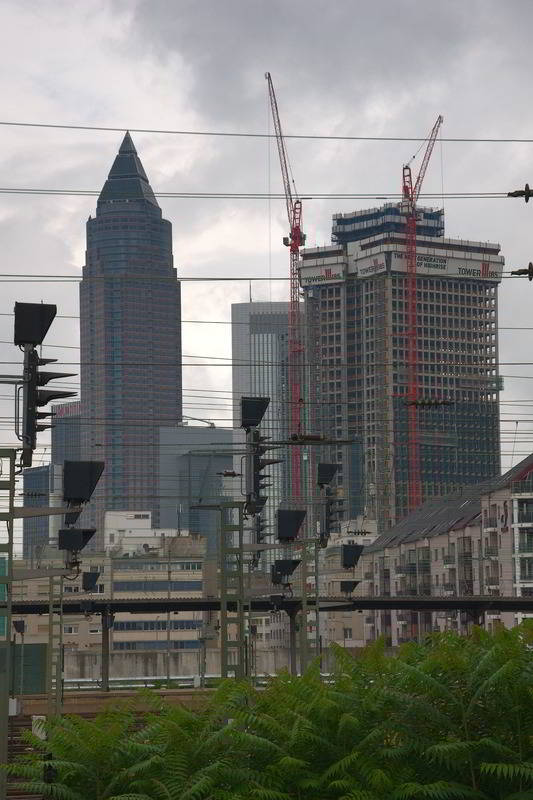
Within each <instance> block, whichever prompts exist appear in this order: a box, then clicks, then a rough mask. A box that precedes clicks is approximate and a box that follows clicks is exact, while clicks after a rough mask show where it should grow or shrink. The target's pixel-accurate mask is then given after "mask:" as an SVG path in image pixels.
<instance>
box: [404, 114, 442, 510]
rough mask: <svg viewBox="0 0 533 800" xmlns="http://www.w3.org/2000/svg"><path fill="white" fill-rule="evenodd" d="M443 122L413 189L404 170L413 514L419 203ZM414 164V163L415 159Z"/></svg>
mask: <svg viewBox="0 0 533 800" xmlns="http://www.w3.org/2000/svg"><path fill="white" fill-rule="evenodd" d="M442 122H443V118H442V117H441V116H440V115H439V116H438V117H437V121H436V122H435V124H434V126H433V128H432V129H431V133H430V134H429V136H428V138H427V146H426V152H425V153H424V158H423V159H422V164H421V166H420V171H419V173H418V177H417V179H416V182H415V184H414V186H413V177H412V174H411V167H410V165H409V164H406V165H405V166H404V167H403V188H402V194H403V201H402V211H403V212H404V213H405V214H406V223H405V257H406V261H407V414H408V439H407V441H408V465H409V466H408V505H409V511H413V509H415V508H416V507H417V506H419V505H420V504H421V503H422V480H421V475H420V436H419V427H418V400H419V397H418V337H417V313H416V203H417V200H418V197H419V195H420V190H421V188H422V183H423V181H424V176H425V174H426V170H427V167H428V164H429V159H430V158H431V154H432V152H433V148H434V146H435V141H436V139H437V135H438V132H439V129H440V126H441V125H442ZM411 160H412V159H411Z"/></svg>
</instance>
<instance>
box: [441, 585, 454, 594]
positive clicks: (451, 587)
mask: <svg viewBox="0 0 533 800" xmlns="http://www.w3.org/2000/svg"><path fill="white" fill-rule="evenodd" d="M442 588H443V589H444V591H445V592H455V590H456V588H457V585H456V584H455V583H443V584H442Z"/></svg>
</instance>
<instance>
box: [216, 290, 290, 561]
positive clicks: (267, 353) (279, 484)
mask: <svg viewBox="0 0 533 800" xmlns="http://www.w3.org/2000/svg"><path fill="white" fill-rule="evenodd" d="M288 315H289V304H288V303H282V302H277V303H234V304H233V305H232V306H231V331H232V362H233V369H232V389H233V424H234V426H235V427H236V428H238V427H239V426H240V424H241V397H269V398H270V405H269V407H268V409H267V411H266V414H265V416H264V417H263V420H262V422H261V425H260V430H261V433H262V435H264V436H269V437H270V438H271V439H273V440H278V441H279V440H283V439H285V440H286V439H287V437H288V433H289V431H288V426H289V415H288V407H289V406H288V400H289V398H288V349H287V348H288V319H289V317H288ZM235 433H236V438H238V436H239V432H238V431H236V432H235ZM243 437H244V433H243ZM287 451H288V448H286V450H276V451H275V454H273V455H272V456H271V455H270V454H269V455H268V456H267V457H274V458H280V459H282V463H280V464H271V465H270V466H269V467H268V469H267V470H266V473H267V474H268V475H269V476H270V478H269V483H270V484H271V485H270V486H268V487H267V488H266V489H265V494H266V495H268V500H267V503H266V505H265V509H264V512H263V518H264V521H265V523H266V524H267V525H268V526H269V528H268V529H267V533H268V534H269V536H270V537H272V536H273V535H274V534H275V520H276V510H277V508H278V507H279V505H280V503H281V502H283V501H285V500H287V498H288V496H289V494H290V493H289V487H288V467H289V464H288V457H289V453H288V452H287ZM238 460H239V463H238V464H236V467H237V472H240V471H241V468H240V467H241V464H240V456H239V457H238ZM272 540H273V541H275V539H272ZM265 553H266V558H265V564H266V563H268V562H269V561H271V560H272V559H273V558H274V551H265Z"/></svg>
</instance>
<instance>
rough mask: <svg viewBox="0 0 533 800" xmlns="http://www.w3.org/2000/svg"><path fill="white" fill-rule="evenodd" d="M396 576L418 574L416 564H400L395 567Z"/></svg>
mask: <svg viewBox="0 0 533 800" xmlns="http://www.w3.org/2000/svg"><path fill="white" fill-rule="evenodd" d="M394 571H395V573H396V575H413V574H414V573H415V572H416V564H398V565H397V566H396V567H394Z"/></svg>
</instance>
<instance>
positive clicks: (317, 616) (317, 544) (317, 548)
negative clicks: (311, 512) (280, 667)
mask: <svg viewBox="0 0 533 800" xmlns="http://www.w3.org/2000/svg"><path fill="white" fill-rule="evenodd" d="M319 556H320V542H319V541H318V540H317V541H316V542H315V637H316V641H315V650H316V655H317V658H318V659H320V657H321V646H320V603H319V597H320V590H319V586H318V580H319V565H320V558H319Z"/></svg>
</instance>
